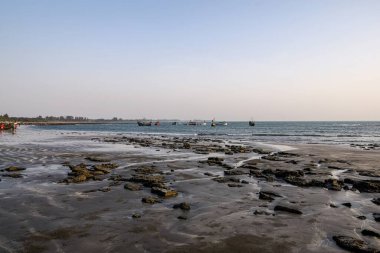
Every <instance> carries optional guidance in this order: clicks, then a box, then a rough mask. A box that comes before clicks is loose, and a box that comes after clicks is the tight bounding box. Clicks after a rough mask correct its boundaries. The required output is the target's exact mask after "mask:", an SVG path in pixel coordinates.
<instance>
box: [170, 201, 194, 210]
mask: <svg viewBox="0 0 380 253" xmlns="http://www.w3.org/2000/svg"><path fill="white" fill-rule="evenodd" d="M173 208H174V209H178V208H179V209H182V210H185V211H189V210H190V205H189V204H188V203H186V202H182V203H179V204H175V205H173Z"/></svg>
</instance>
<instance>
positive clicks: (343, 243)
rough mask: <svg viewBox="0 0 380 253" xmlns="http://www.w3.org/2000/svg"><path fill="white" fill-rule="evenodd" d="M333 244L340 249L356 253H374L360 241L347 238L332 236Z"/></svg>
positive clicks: (374, 252)
mask: <svg viewBox="0 0 380 253" xmlns="http://www.w3.org/2000/svg"><path fill="white" fill-rule="evenodd" d="M333 240H334V241H335V243H336V244H337V245H338V246H339V247H341V248H342V249H345V250H348V251H351V252H357V253H376V252H377V251H376V250H375V249H372V248H369V246H368V244H367V243H366V242H364V241H362V240H359V239H356V238H353V237H349V236H333Z"/></svg>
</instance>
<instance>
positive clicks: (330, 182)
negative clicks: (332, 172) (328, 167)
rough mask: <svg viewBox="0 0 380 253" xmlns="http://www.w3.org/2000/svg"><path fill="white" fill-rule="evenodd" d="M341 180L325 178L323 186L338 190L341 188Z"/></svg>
mask: <svg viewBox="0 0 380 253" xmlns="http://www.w3.org/2000/svg"><path fill="white" fill-rule="evenodd" d="M343 184H344V183H343V181H339V180H337V179H326V180H325V186H326V188H327V189H329V190H333V191H340V190H342V186H343Z"/></svg>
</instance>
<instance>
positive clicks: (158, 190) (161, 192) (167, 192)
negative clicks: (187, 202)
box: [151, 187, 178, 198]
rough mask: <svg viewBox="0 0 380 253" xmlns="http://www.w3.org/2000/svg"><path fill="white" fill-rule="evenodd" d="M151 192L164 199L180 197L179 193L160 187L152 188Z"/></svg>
mask: <svg viewBox="0 0 380 253" xmlns="http://www.w3.org/2000/svg"><path fill="white" fill-rule="evenodd" d="M151 192H152V193H154V194H157V195H158V196H161V197H164V198H170V197H175V196H177V195H178V192H177V191H175V190H172V189H165V188H159V187H152V190H151Z"/></svg>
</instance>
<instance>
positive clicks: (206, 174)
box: [203, 172, 215, 177]
mask: <svg viewBox="0 0 380 253" xmlns="http://www.w3.org/2000/svg"><path fill="white" fill-rule="evenodd" d="M203 175H205V176H209V177H215V175H214V174H212V173H210V172H205V173H204V174H203Z"/></svg>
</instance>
